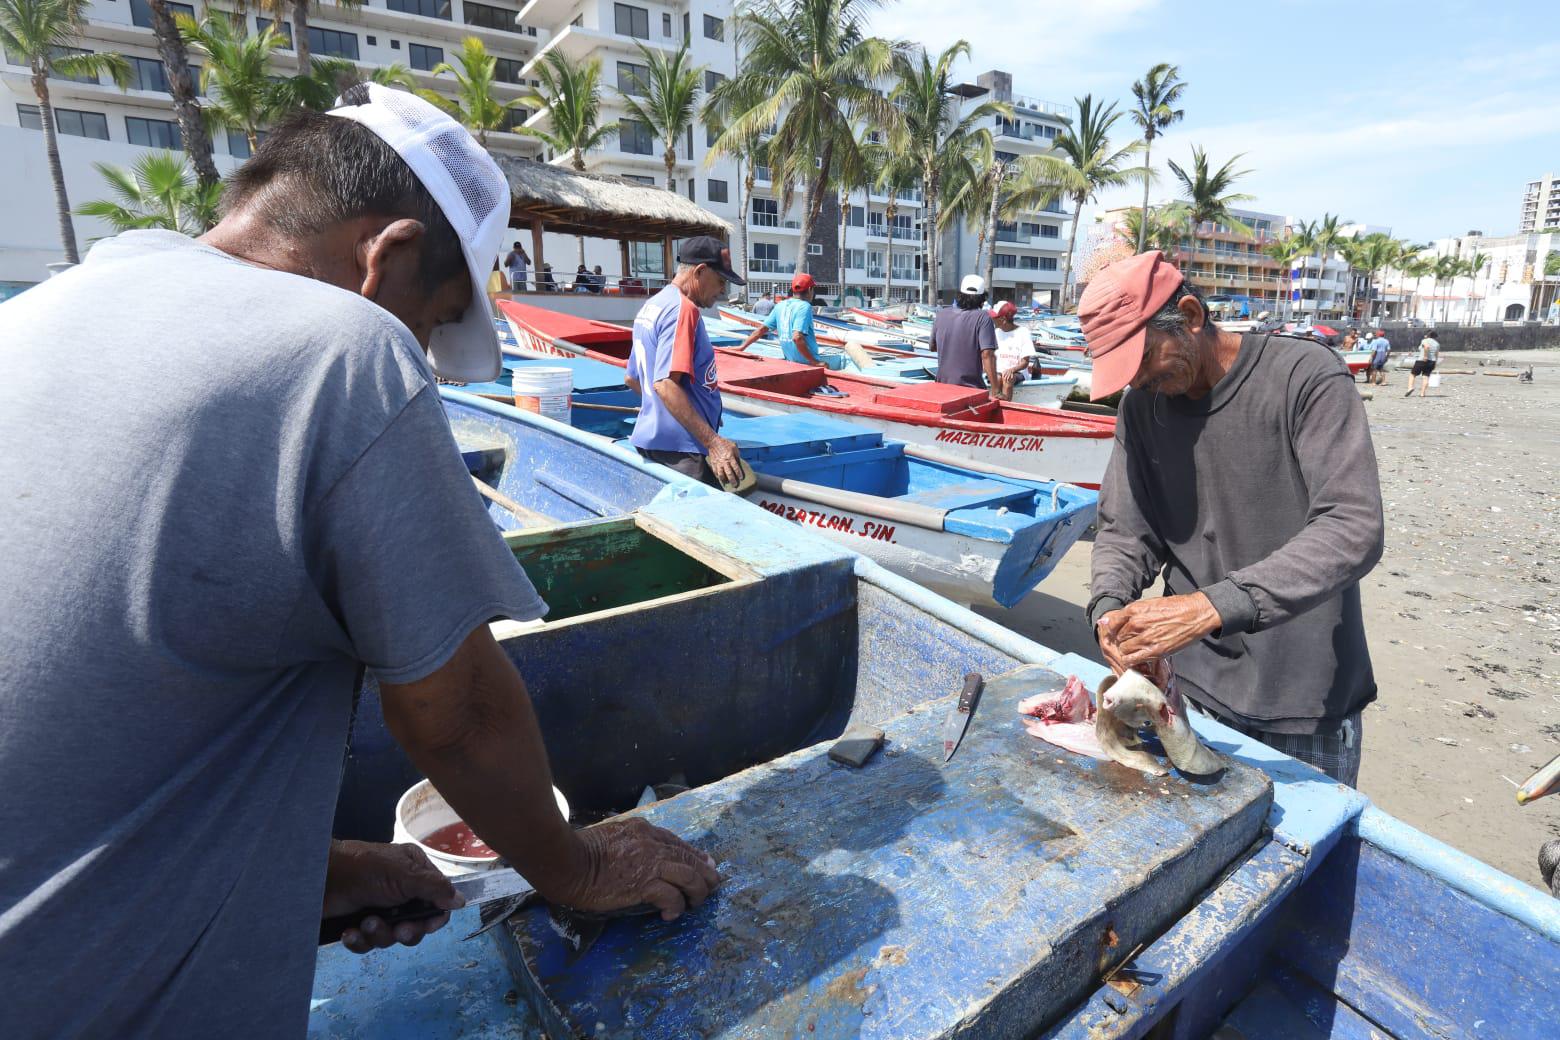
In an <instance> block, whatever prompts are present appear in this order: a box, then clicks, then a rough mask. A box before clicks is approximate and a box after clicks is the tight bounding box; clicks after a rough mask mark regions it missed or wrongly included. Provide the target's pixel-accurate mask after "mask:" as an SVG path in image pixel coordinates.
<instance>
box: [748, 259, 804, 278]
mask: <svg viewBox="0 0 1560 1040" xmlns="http://www.w3.org/2000/svg"><path fill="white" fill-rule="evenodd" d="M795 271H796V261H795V260H770V259H768V258H767V257H757V256H755V257H752V258H751V259H749V260H748V269H747V273H748V274H749V275H755V274H793V273H794V272H795Z"/></svg>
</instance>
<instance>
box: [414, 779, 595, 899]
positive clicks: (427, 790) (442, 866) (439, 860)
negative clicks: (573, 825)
mask: <svg viewBox="0 0 1560 1040" xmlns="http://www.w3.org/2000/svg"><path fill="white" fill-rule="evenodd" d="M553 799H554V800H555V801H556V802H557V803H558V811H559V812H560V813H562V814H563V818H564V819H565V820H567V819H568V818H569V801H568V799H566V798H564V796H563V792H562V791H560V790H558V789H557V788H556V787H554V788H553ZM459 822H460V817H459V816H458V815H457V814H456V812H455V810H454V809H451V808H450V805H449V803H448V802H446V801H445V800H444V796H443V795H441V794H440V793H439V792H438V791H437V790H436V789H435V788H434V786H433V781H431V780H421V781H418V782H417V783H416V784H414V785H412V787H410V788H409V789H408V790H407V792H406V793H405V794H403V795H402V796H401V799H400V801H398V802H396V803H395V828H394V838H393V839H392V840H394V841H396V842H411V843H412V844H413V845H416V846H417V847H418V848H420V849H422V850H423V851H424V852H426V853H427V854H428V858H429V859H430V860H432V861H433V865H434V866H436V867H438V868H439V871H440V872H441V873H443V874H446V875H448V876H450V877H454V876H456V875H459V874H470V873H472V872H474V871H478V870H488V869H489V868H491V867H493V866H494V865H496V864H497V863H498V855H497V854H496V853H495V854H494V855H492V856H456V855H452V854H451V853H448V852H440V851H439V850H438V849H436V848H433V847H432V846H431V845H424V844H423V841H422V839H424V838H426V837H428V836H429V835H430V834H432V833H433V832H434V831H436V830H438V829H439V828H440V827H448V826H449V825H450V824H452V823H459Z"/></svg>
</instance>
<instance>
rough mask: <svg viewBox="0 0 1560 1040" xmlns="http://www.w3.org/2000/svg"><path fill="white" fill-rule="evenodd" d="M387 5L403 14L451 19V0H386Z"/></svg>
mask: <svg viewBox="0 0 1560 1040" xmlns="http://www.w3.org/2000/svg"><path fill="white" fill-rule="evenodd" d="M385 6H386V7H388V8H390V10H392V11H400V12H401V13H402V14H420V15H422V16H423V17H424V18H439V19H442V20H443V21H446V22H448V21H450V20H451V19H450V0H385Z"/></svg>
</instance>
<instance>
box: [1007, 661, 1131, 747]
mask: <svg viewBox="0 0 1560 1040" xmlns="http://www.w3.org/2000/svg"><path fill="white" fill-rule="evenodd" d="M1018 710H1019V712H1020V713H1021V714H1023V715H1028V716H1030V718H1031V719H1034V720H1035V721H1026V722H1025V723H1024V728H1025V729H1026V730H1028V731H1029V735H1030V736H1032V737H1039V738H1040V739H1041V740H1044V741H1046V742H1047V743H1050V744H1055V745H1056V746H1057V747H1059V748H1062V749H1063V750H1066V751H1071V752H1072V753H1073V754H1075V755H1088V756H1089V757H1091V758H1097V759H1100V760H1101V761H1107V760H1109V758H1110V756H1109V755H1107V754H1106V753H1105V751H1104V749H1103V748H1101V747H1100V742H1099V740H1098V738H1096V737H1095V735H1094V705H1093V703H1092V702H1090V700H1089V688H1088V687H1087V686H1085V685H1083V680H1082V679H1079V678H1078V677H1077V676H1076V675H1069V676H1068V677H1067V683H1066V685H1064V686H1063V687H1062V688H1061V689H1060V690H1058V691H1056V692H1055V693H1042V694H1038V695H1036V696H1034V697H1028V698H1025V699H1024V700H1022V701H1019V702H1018Z"/></svg>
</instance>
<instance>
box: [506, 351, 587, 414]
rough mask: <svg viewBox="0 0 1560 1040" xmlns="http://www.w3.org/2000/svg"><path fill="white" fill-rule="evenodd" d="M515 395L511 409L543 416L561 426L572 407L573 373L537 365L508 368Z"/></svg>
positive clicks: (569, 370) (569, 369)
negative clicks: (513, 407)
mask: <svg viewBox="0 0 1560 1040" xmlns="http://www.w3.org/2000/svg"><path fill="white" fill-rule="evenodd" d="M510 375H511V377H512V379H513V386H514V393H515V407H516V408H522V409H524V410H525V411H528V412H536V413H537V414H538V415H545V416H546V417H547V418H549V419H556V420H558V421H559V422H561V423H567V422H568V421H569V417H570V413H571V412H572V411H573V404H572V401H571V400H570V396H569V395H570V394H572V393H573V392H574V370H573V369H572V368H552V367H544V366H537V365H523V366H519V367H516V368H512V369H510Z"/></svg>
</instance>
